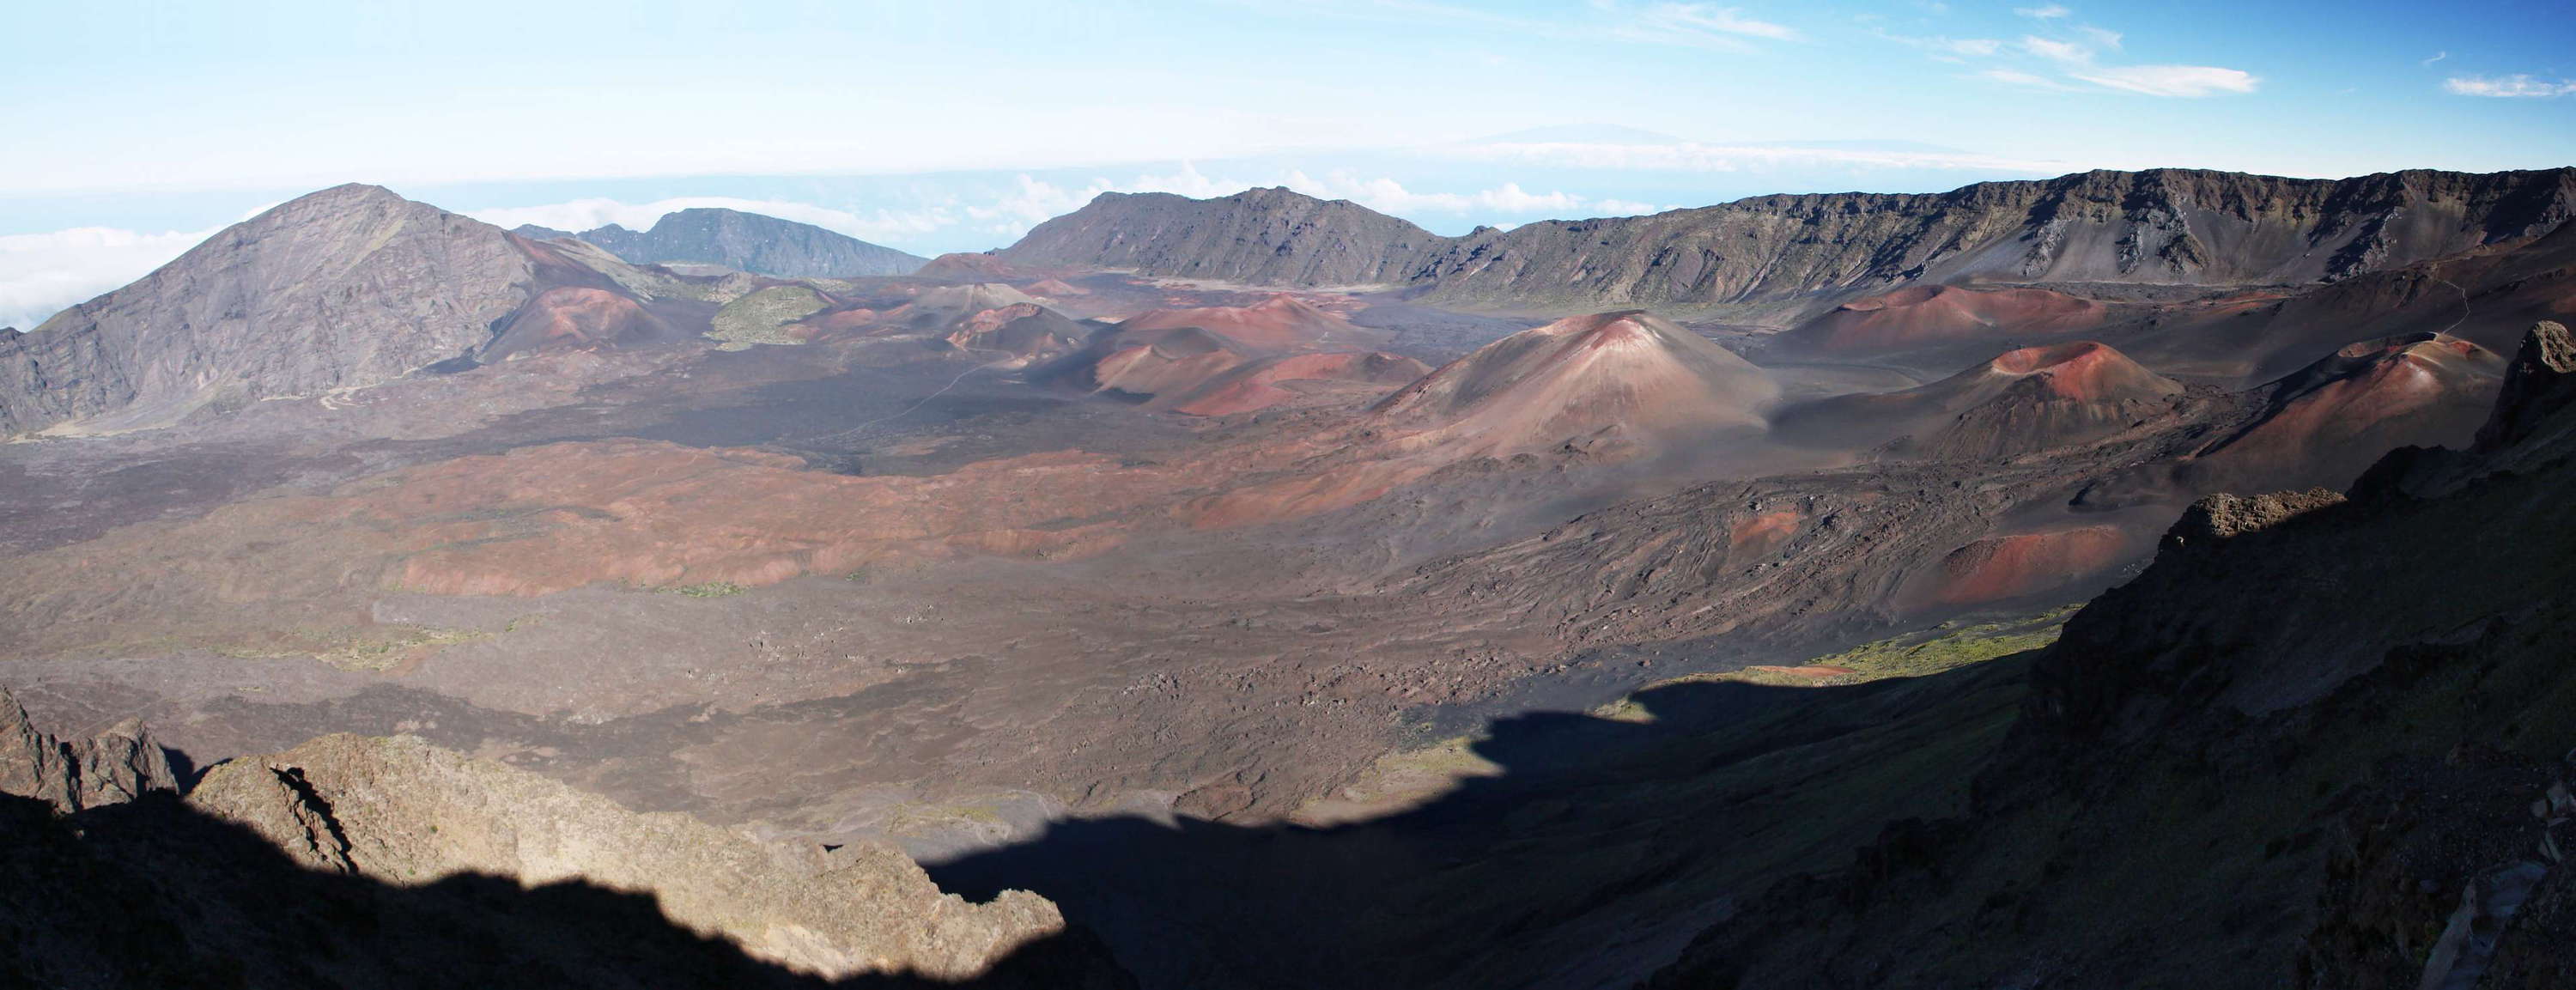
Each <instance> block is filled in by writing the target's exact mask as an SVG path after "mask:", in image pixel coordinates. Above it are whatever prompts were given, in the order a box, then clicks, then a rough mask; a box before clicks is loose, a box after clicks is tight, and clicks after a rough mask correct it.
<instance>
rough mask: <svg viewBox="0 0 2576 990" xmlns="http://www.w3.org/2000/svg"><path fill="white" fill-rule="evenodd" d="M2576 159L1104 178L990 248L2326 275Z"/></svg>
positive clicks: (1679, 285)
mask: <svg viewBox="0 0 2576 990" xmlns="http://www.w3.org/2000/svg"><path fill="white" fill-rule="evenodd" d="M2571 211H2576V169H2553V170H2546V171H2530V172H2497V173H2490V174H2483V175H2479V174H2468V173H2459V172H2434V171H2421V170H2419V171H2407V172H2393V173H2384V174H2378V175H2367V176H2360V177H2356V178H2350V179H2285V178H2278V177H2273V176H2256V175H2243V174H2238V173H2231V172H2211V171H2200V170H2190V169H2155V170H2150V171H2144V172H2112V171H2096V172H2085V173H2080V174H2075V175H2067V176H2062V177H2059V178H2055V179H2047V180H2041V181H2031V182H1986V183H1978V184H1976V185H1971V186H1966V187H1963V188H1960V189H1957V190H1953V191H1951V192H1946V193H1931V194H1867V193H1833V194H1815V195H1785V196H1761V197H1755V198H1751V199H1744V200H1738V201H1736V202H1732V203H1726V204H1722V205H1718V206H1710V207H1704V208H1700V209H1693V210H1674V211H1669V212H1665V213H1658V214H1655V215H1652V216H1643V217H1621V218H1612V219H1597V220H1551V221H1544V222H1539V223H1531V224H1525V225H1523V226H1520V227H1515V228H1513V229H1511V230H1509V231H1497V230H1491V229H1481V230H1478V231H1476V232H1473V233H1470V234H1467V235H1465V236H1462V237H1455V238H1448V237H1438V236H1435V235H1431V234H1428V233H1426V232H1424V231H1422V230H1421V229H1420V228H1417V227H1414V226H1412V225H1411V224H1407V223H1404V222H1402V221H1399V220H1396V219H1394V218H1392V217H1386V216H1383V215H1380V214H1377V213H1374V212H1371V211H1369V210H1367V209H1366V208H1363V207H1359V206H1356V205H1353V204H1350V203H1343V202H1333V203H1325V202H1322V201H1319V200H1315V199H1312V198H1309V197H1305V196H1300V195H1297V194H1295V193H1291V192H1288V191H1286V190H1284V189H1262V190H1252V191H1249V192H1245V193H1240V194H1237V195H1234V196H1229V197H1224V198H1220V199H1209V200H1190V199H1183V198H1181V197H1177V196H1170V195H1166V194H1146V195H1136V196H1129V195H1121V194H1116V193H1111V194H1106V195H1103V196H1101V197H1100V198H1099V199H1096V200H1094V201H1093V202H1092V203H1091V204H1090V205H1088V206H1085V207H1084V208H1082V209H1081V210H1078V211H1075V212H1074V213H1071V214H1068V215H1066V216H1063V217H1059V218H1056V219H1055V220H1051V221H1048V222H1047V223H1045V224H1041V225H1039V226H1038V227H1037V228H1036V229H1033V230H1031V231H1030V232H1029V234H1028V236H1027V237H1025V238H1023V239H1022V240H1021V241H1020V242H1019V243H1018V244H1015V245H1013V246H1011V247H1010V248H1007V249H1005V250H1003V251H1002V252H1001V253H1000V254H1001V256H1002V257H1003V258H1005V259H1007V260H1011V261H1015V262H1022V261H1024V262H1029V263H1045V264H1058V265H1078V266H1099V267H1114V268H1130V269H1135V270H1138V271H1142V272H1145V273H1148V274H1155V275H1177V276H1187V277H1200V278H1221V279H1228V280H1233V281H1241V282H1253V283H1261V284H1273V285H1325V284H1343V283H1401V284H1405V285H1410V286H1417V287H1420V288H1422V289H1423V290H1424V291H1425V292H1426V294H1427V297H1428V298H1432V299H1440V300H1452V301H1461V302H1487V303H1520V304H1546V305H1561V306H1568V307H1586V308H1601V307H1606V306H1627V305H1634V306H1660V305H1668V304H1713V303H1762V302H1772V301H1780V300H1793V299H1799V298H1802V297H1808V296H1817V295H1824V296H1829V297H1831V296H1839V295H1841V294H1846V293H1851V292H1859V291H1872V292H1875V291H1883V290H1885V289H1886V288H1889V287H1893V286H1896V285H1899V284H1902V283H1909V282H1921V281H1930V282H1954V281H1976V280H1995V281H2006V282H2059V283H2064V282H2116V283H2133V284H2155V285H2167V284H2170V285H2204V286H2208V285H2270V284H2283V283H2315V282H2327V281H2333V280H2338V279H2343V278H2348V277H2351V276H2353V275H2357V274H2361V273H2364V272H2372V271H2379V270H2384V269H2388V268H2394V267H2400V266H2403V265H2407V264H2410V263H2413V262H2417V261H2422V260H2425V259H2428V258H2436V257H2442V256H2447V255H2452V254H2457V253H2459V252H2462V251H2466V250H2469V249H2471V248H2475V247H2479V246H2481V245H2486V244H2492V243H2498V242H2503V241H2512V240H2519V239H2527V238H2535V237H2539V236H2542V235H2544V234H2547V233H2549V232H2550V231H2552V230H2554V229H2556V228H2557V227H2558V226H2559V225H2560V224H2562V223H2564V222H2565V221H2566V220H2567V219H2568V217H2569V216H2570V214H2571Z"/></svg>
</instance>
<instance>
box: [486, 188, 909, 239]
mask: <svg viewBox="0 0 2576 990" xmlns="http://www.w3.org/2000/svg"><path fill="white" fill-rule="evenodd" d="M702 207H712V208H717V209H727V210H741V211H743V212H745V213H758V214H761V215H763V216H772V217H777V218H779V219H781V220H793V221H796V222H797V223H808V224H813V225H814V226H817V227H821V228H823V229H825V230H832V231H838V232H840V233H843V234H848V235H850V236H852V237H856V238H858V239H860V240H863V241H871V242H876V243H885V242H888V241H902V240H905V239H906V238H909V237H917V236H920V235H922V234H928V233H931V232H934V231H938V230H942V229H945V228H947V227H948V226H950V225H952V224H954V223H956V222H957V221H956V217H955V215H954V213H953V212H952V211H950V210H947V209H942V208H929V209H920V210H877V211H875V212H872V213H869V214H867V215H865V216H862V215H859V214H856V213H851V212H849V211H846V210H835V209H831V208H829V207H823V206H815V205H813V204H811V203H796V202H789V201H786V200H774V199H738V198H735V197H731V196H681V197H675V198H672V199H661V200H655V201H653V202H650V203H627V202H623V201H620V200H614V199H605V198H592V199H576V200H573V201H571V202H567V203H547V204H544V205H541V206H511V207H499V208H495V209H488V210H473V211H470V212H468V213H467V215H468V216H471V217H473V218H474V219H477V220H481V221H483V222H484V223H488V224H492V225H493V226H496V227H504V228H508V227H516V226H519V225H520V224H529V223H532V224H536V225H537V226H540V227H552V228H554V229H556V230H566V231H572V232H575V233H579V232H581V231H585V230H589V229H591V228H593V227H603V226H607V225H608V224H612V223H613V224H616V225H618V226H621V227H625V228H627V229H629V230H644V229H646V228H648V227H651V226H653V224H654V222H655V221H657V220H660V219H662V216H663V215H664V214H667V213H676V212H678V211H681V210H688V209H697V208H702ZM895 246H900V245H895Z"/></svg>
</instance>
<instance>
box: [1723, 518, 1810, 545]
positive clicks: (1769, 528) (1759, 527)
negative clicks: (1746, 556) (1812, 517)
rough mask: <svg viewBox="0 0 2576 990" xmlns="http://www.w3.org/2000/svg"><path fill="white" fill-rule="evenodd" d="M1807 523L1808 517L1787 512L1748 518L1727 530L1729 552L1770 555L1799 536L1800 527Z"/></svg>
mask: <svg viewBox="0 0 2576 990" xmlns="http://www.w3.org/2000/svg"><path fill="white" fill-rule="evenodd" d="M1806 521H1807V517H1805V516H1803V515H1800V514H1798V513H1795V512H1790V511H1787V510H1782V511H1778V512H1765V513H1762V514H1760V515H1755V516H1748V517H1746V518H1745V519H1744V520H1742V521H1740V522H1738V523H1736V524H1735V525H1734V526H1733V527H1730V528H1729V529H1728V530H1727V533H1726V547H1727V550H1728V551H1729V552H1730V553H1732V552H1735V551H1745V552H1748V553H1754V554H1760V553H1768V552H1770V551H1772V550H1774V549H1777V548H1778V547H1779V546H1780V545H1781V544H1784V543H1787V542H1789V538H1790V537H1792V536H1796V535H1798V527H1800V526H1802V525H1805V524H1806Z"/></svg>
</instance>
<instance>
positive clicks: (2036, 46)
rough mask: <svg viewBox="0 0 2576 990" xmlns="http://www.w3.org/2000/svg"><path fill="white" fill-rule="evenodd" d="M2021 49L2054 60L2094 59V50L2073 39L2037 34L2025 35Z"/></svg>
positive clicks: (2084, 60)
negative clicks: (2064, 39) (2060, 39)
mask: <svg viewBox="0 0 2576 990" xmlns="http://www.w3.org/2000/svg"><path fill="white" fill-rule="evenodd" d="M2021 50H2023V51H2026V52H2029V53H2031V54H2033V55H2037V56H2039V57H2041V58H2044V59H2048V60H2050V61H2052V62H2073V63H2084V62H2090V61H2092V60H2093V50H2092V49H2090V48H2086V47H2084V46H2082V45H2079V44H2076V43H2074V42H2072V41H2059V40H2056V39H2054V38H2042V37H2038V36H2035V35H2023V36H2022V39H2021Z"/></svg>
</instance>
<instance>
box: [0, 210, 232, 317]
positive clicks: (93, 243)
mask: <svg viewBox="0 0 2576 990" xmlns="http://www.w3.org/2000/svg"><path fill="white" fill-rule="evenodd" d="M214 234H215V232H214V231H212V230H199V231H186V232H182V231H169V232H164V233H157V234H154V233H143V232H138V231H132V230H120V229H116V228H112V227H76V228H73V229H70V230H57V231H51V232H48V233H42V234H11V235H8V236H5V237H0V327H8V326H14V327H17V328H18V329H21V330H33V329H35V328H36V324H38V323H42V322H44V321H45V318H46V317H49V316H52V315H54V314H55V313H57V312H60V311H62V310H63V309H65V308H67V307H70V306H71V305H73V304H75V303H79V302H84V301H87V300H88V299H90V298H92V297H95V296H97V295H99V294H101V293H104V292H108V291H110V290H113V289H115V288H117V287H119V286H122V285H124V284H125V283H127V282H131V281H134V280H135V279H138V278H142V277H143V276H145V275H147V274H150V273H151V271H152V270H153V269H155V268H159V267H161V266H162V265H165V264H168V263H169V262H170V259H172V258H176V257H178V256H180V255H181V254H184V253H186V252H187V250H188V249H189V248H192V247H195V246H197V244H198V243H199V242H202V241H204V240H205V239H206V238H208V237H212V236H214Z"/></svg>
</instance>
